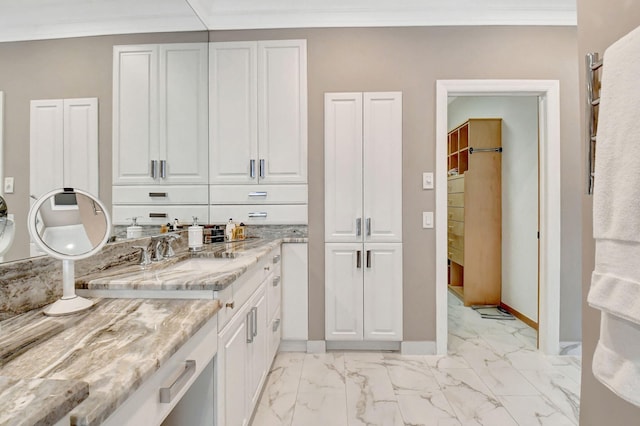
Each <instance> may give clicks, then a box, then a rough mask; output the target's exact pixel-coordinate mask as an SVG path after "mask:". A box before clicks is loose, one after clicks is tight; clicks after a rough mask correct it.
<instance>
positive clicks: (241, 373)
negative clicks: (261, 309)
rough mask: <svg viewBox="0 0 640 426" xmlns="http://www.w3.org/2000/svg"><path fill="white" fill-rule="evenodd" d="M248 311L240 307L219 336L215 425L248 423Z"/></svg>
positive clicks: (232, 425) (228, 425)
mask: <svg viewBox="0 0 640 426" xmlns="http://www.w3.org/2000/svg"><path fill="white" fill-rule="evenodd" d="M247 313H248V312H247V310H246V309H244V310H241V311H240V312H238V314H237V315H236V317H235V319H234V320H233V321H232V322H231V323H230V324H229V325H227V327H225V329H224V330H223V332H222V333H220V335H219V337H218V354H217V359H218V365H217V371H216V375H217V385H216V386H217V392H216V394H217V395H216V401H217V409H216V411H217V418H218V421H217V424H219V425H226V426H244V425H246V424H248V422H249V418H248V417H249V416H248V413H247V395H248V389H247V385H248V374H249V370H248V369H247V362H248V359H249V358H248V343H247V336H248V334H247V333H248V326H249V321H248V317H247Z"/></svg>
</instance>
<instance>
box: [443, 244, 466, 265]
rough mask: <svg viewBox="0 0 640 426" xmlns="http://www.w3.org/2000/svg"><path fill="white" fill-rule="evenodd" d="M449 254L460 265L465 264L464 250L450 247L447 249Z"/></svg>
mask: <svg viewBox="0 0 640 426" xmlns="http://www.w3.org/2000/svg"><path fill="white" fill-rule="evenodd" d="M447 254H448V256H449V259H451V261H452V262H456V263H457V264H458V265H462V266H464V255H463V251H462V250H458V249H455V248H453V247H449V248H448V249H447Z"/></svg>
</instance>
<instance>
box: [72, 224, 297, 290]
mask: <svg viewBox="0 0 640 426" xmlns="http://www.w3.org/2000/svg"><path fill="white" fill-rule="evenodd" d="M307 241H308V239H307V238H306V237H304V238H302V237H285V238H250V239H246V240H243V241H237V242H231V243H213V244H206V245H205V246H204V250H203V251H200V252H196V253H190V252H188V251H184V252H181V253H178V254H176V256H175V257H173V258H171V259H166V260H162V261H160V262H156V263H152V264H151V265H148V266H144V267H143V266H140V265H135V264H133V265H127V266H123V267H118V268H114V269H111V270H106V271H101V272H99V273H97V274H92V275H86V276H82V277H76V288H78V289H86V290H207V291H219V290H223V289H224V288H226V287H227V286H229V285H230V284H231V283H233V282H234V281H235V280H236V279H238V277H240V276H241V275H242V274H244V273H245V272H246V271H247V269H249V268H250V267H251V266H253V265H255V264H256V263H258V262H260V260H261V259H262V258H264V256H266V255H267V254H269V252H271V250H273V249H274V248H276V247H278V246H279V245H280V244H281V243H303V242H307ZM198 257H201V258H202V257H204V258H207V257H208V258H229V262H228V263H227V264H225V265H223V266H221V267H218V268H216V269H215V270H213V271H207V270H203V269H193V270H184V269H175V268H173V267H174V266H175V265H176V264H177V263H179V262H182V261H184V260H187V259H192V258H198Z"/></svg>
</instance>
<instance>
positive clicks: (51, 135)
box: [29, 99, 64, 197]
mask: <svg viewBox="0 0 640 426" xmlns="http://www.w3.org/2000/svg"><path fill="white" fill-rule="evenodd" d="M62 117H63V108H62V99H52V100H42V101H31V113H30V118H29V120H30V121H29V127H30V133H29V148H30V151H29V194H30V195H33V196H36V197H41V196H42V195H44V194H46V193H47V192H49V191H51V190H52V189H55V188H60V187H62V186H63V178H62V176H63V172H62V155H63V138H64V130H63V120H62Z"/></svg>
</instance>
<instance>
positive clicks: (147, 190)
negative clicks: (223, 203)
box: [113, 185, 209, 205]
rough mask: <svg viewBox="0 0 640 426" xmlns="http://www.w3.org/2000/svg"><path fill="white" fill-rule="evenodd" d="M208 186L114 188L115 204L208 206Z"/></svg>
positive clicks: (115, 186)
mask: <svg viewBox="0 0 640 426" xmlns="http://www.w3.org/2000/svg"><path fill="white" fill-rule="evenodd" d="M208 192H209V191H208V186H207V185H172V186H164V185H146V186H117V185H114V186H113V204H154V205H156V204H208V203H209V198H208V197H209V194H208Z"/></svg>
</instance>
